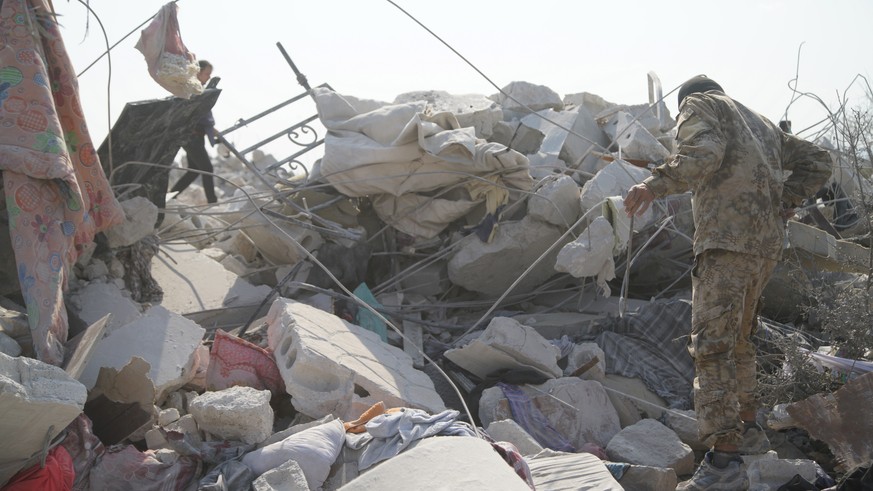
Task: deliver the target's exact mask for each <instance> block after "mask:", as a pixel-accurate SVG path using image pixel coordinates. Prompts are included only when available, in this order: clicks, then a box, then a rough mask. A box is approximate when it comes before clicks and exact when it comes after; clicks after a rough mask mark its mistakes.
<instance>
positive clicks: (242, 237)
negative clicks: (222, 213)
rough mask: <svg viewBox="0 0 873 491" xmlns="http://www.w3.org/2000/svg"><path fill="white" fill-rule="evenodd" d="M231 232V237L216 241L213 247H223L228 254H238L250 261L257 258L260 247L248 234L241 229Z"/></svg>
mask: <svg viewBox="0 0 873 491" xmlns="http://www.w3.org/2000/svg"><path fill="white" fill-rule="evenodd" d="M230 234H231V235H230V237H229V238H227V239H225V240H223V241H221V242H216V243H215V244H213V247H216V248H218V249H221V250H222V251H224V252H225V253H227V254H236V255H238V256H240V257H241V258H243V259H244V260H245V261H246V262H249V263H250V262H252V261H254V260H255V259H257V257H258V248H257V247H255V244H254V242H252V240H251V239H249V238H248V236H246V234H244V233H243V232H240V231H239V230H233V231H231V232H230Z"/></svg>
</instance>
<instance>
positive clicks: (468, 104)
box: [393, 90, 503, 139]
mask: <svg viewBox="0 0 873 491" xmlns="http://www.w3.org/2000/svg"><path fill="white" fill-rule="evenodd" d="M417 101H427V103H428V106H429V107H431V108H433V111H434V112H437V113H439V112H450V113H452V114H454V115H455V118H457V120H458V124H459V125H460V127H461V128H473V129H474V130H475V131H476V136H477V137H479V138H484V139H488V138H489V137H490V136H491V135H492V134H493V133H494V125H496V124H497V123H499V122H500V121H502V120H503V111H502V110H501V107H500V105H499V104H497V103H495V102H494V101H492V100H491V99H488V98H487V97H485V96H483V95H479V94H466V95H453V94H449V93H448V92H444V91H441V90H426V91H416V92H406V93H403V94H400V95H398V96H397V97H395V98H394V102H393V104H406V103H411V102H417Z"/></svg>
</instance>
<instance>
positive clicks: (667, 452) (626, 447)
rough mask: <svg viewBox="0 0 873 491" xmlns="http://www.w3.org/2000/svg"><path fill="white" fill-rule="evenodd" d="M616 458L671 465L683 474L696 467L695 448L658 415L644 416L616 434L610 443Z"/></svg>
mask: <svg viewBox="0 0 873 491" xmlns="http://www.w3.org/2000/svg"><path fill="white" fill-rule="evenodd" d="M606 453H607V455H609V458H610V459H612V460H614V461H616V462H627V463H630V464H637V465H646V466H650V467H668V468H670V469H673V470H674V471H676V474H677V475H680V476H683V475H686V474H691V473H692V472H693V471H694V452H693V451H692V450H691V447H689V446H688V445H686V444H684V443H682V441H681V440H679V437H678V436H677V435H676V433H675V432H674V431H673V430H671V429H670V428H667V427H666V426H664V425H663V424H661V423H659V422H658V421H656V420H654V419H644V420H641V421H640V422H638V423H636V424H634V425H631V426H628V427H627V428H625V429H623V430H621V431H620V432H619V433H618V434H617V435H615V436H614V437H613V438H612V440H610V441H609V445H607V446H606Z"/></svg>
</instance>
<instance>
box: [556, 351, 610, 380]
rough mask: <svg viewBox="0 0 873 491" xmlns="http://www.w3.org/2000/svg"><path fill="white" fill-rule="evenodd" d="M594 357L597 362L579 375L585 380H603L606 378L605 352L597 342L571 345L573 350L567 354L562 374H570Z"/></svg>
mask: <svg viewBox="0 0 873 491" xmlns="http://www.w3.org/2000/svg"><path fill="white" fill-rule="evenodd" d="M594 358H597V363H596V364H595V365H594V366H593V367H591V368H589V369H588V370H586V371H585V372H584V373H582V374H580V375H579V377H581V378H583V379H585V380H597V381H603V379H604V378H606V354H605V353H604V352H603V350H602V349H600V346H598V345H597V343H579V344H577V345H576V346H573V351H571V352H570V354H569V355H567V368H565V369H564V375H566V376H568V377H569V376H571V375H572V374H573V373H574V372H575V371H576V370H578V369H579V368H580V367H582V366H583V365H585V364H587V363H589V362H590V361H591V360H593V359H594Z"/></svg>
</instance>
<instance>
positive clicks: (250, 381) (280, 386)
mask: <svg viewBox="0 0 873 491" xmlns="http://www.w3.org/2000/svg"><path fill="white" fill-rule="evenodd" d="M235 385H242V386H246V387H252V388H255V389H258V390H264V389H268V390H269V391H270V392H272V393H273V394H279V393H281V392H284V390H285V381H284V380H282V375H281V374H280V373H279V367H277V366H276V360H275V359H273V355H272V353H270V352H269V351H267V350H265V349H264V348H261V347H260V346H257V345H254V344H252V343H250V342H248V341H246V340H244V339H241V338H239V337H237V336H234V335H231V334H228V333H226V332H224V331H222V330H218V331H215V340H214V341H213V342H212V350H211V351H210V352H209V368H208V369H207V370H206V388H207V389H208V390H221V389H226V388H228V387H233V386H235Z"/></svg>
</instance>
